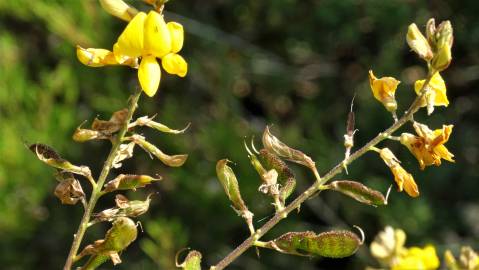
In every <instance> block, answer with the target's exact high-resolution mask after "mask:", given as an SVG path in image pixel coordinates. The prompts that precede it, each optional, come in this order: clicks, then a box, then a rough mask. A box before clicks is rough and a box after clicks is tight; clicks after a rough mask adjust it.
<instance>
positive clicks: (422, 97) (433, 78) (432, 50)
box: [369, 19, 454, 197]
mask: <svg viewBox="0 0 479 270" xmlns="http://www.w3.org/2000/svg"><path fill="white" fill-rule="evenodd" d="M426 28H427V29H426V33H427V37H425V36H424V35H423V34H422V33H421V32H420V31H419V29H418V28H417V26H416V25H415V24H411V25H410V26H409V29H408V33H407V36H406V40H407V43H408V44H409V47H410V48H411V49H412V50H413V51H414V52H416V53H417V54H418V55H419V57H420V58H422V59H423V60H425V61H426V62H427V67H428V70H429V73H428V74H429V76H428V78H427V79H423V80H417V81H416V82H415V83H414V90H415V92H416V94H417V95H418V98H417V99H416V101H415V102H414V103H413V105H412V106H411V108H409V109H408V111H407V112H406V113H410V117H409V119H410V120H411V121H412V123H413V124H412V125H413V128H414V130H415V132H416V135H414V134H411V133H402V134H401V135H400V136H399V137H394V136H387V137H388V138H390V139H394V140H396V141H400V142H401V144H403V145H404V146H406V147H407V149H409V151H410V152H411V153H412V154H413V155H414V157H415V158H416V159H417V160H418V162H419V167H420V168H421V170H424V169H425V168H426V166H430V165H436V166H439V165H441V159H444V160H447V161H449V162H454V159H453V157H454V155H453V154H452V153H451V152H449V150H448V149H447V148H446V146H444V144H445V143H446V142H447V141H448V140H449V137H450V135H451V133H452V128H453V125H443V127H442V128H440V129H436V130H431V129H430V128H429V127H428V126H427V125H425V124H421V123H418V122H416V121H414V120H413V119H412V114H413V113H414V112H415V111H416V110H418V109H419V108H421V107H427V113H428V115H430V114H431V113H433V111H434V107H435V106H445V107H447V106H448V105H449V100H448V98H447V95H446V83H445V82H444V79H443V78H442V77H441V75H440V73H439V72H440V71H443V70H444V69H446V68H447V67H448V66H449V64H450V62H451V60H452V58H451V46H452V40H453V36H452V26H451V23H450V22H449V21H445V22H442V23H441V24H440V25H439V26H438V27H437V28H436V25H435V22H434V19H430V20H429V21H428V23H427V27H426ZM369 83H370V86H371V91H372V93H373V95H374V97H375V98H376V99H377V100H378V101H380V102H381V103H382V104H383V105H384V107H385V108H386V109H387V110H388V111H389V112H391V113H392V115H393V118H394V120H395V121H397V116H396V110H397V107H398V105H397V101H396V98H395V94H396V90H397V88H398V85H399V83H400V81H399V80H397V79H395V78H393V77H382V78H376V76H375V75H374V73H373V71H372V70H370V71H369ZM411 111H413V112H411ZM371 150H374V151H376V152H378V153H379V155H380V157H381V158H382V159H383V160H384V162H385V163H386V165H387V166H388V167H389V168H390V169H391V172H392V173H393V175H394V179H395V181H396V183H397V186H398V190H399V191H402V190H405V191H406V193H407V194H408V195H410V196H411V197H417V196H419V189H418V187H417V184H416V182H415V181H414V178H413V176H412V175H411V174H409V173H408V172H407V171H406V170H405V169H404V168H403V167H401V165H400V161H399V160H398V159H397V158H396V157H395V156H394V154H393V153H392V152H391V150H389V149H388V148H383V149H378V148H375V147H373V148H371Z"/></svg>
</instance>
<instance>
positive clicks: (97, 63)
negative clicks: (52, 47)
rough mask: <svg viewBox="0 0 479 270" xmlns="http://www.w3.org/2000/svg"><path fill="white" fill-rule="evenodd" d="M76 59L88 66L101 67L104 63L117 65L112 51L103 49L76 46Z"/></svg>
mask: <svg viewBox="0 0 479 270" xmlns="http://www.w3.org/2000/svg"><path fill="white" fill-rule="evenodd" d="M77 57H78V60H79V61H80V62H81V63H82V64H84V65H87V66H89V67H102V66H105V65H117V64H118V62H117V61H116V60H115V57H114V55H113V53H112V52H111V51H109V50H105V49H96V48H88V49H85V48H82V47H80V46H77Z"/></svg>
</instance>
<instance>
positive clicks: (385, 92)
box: [369, 70, 401, 113]
mask: <svg viewBox="0 0 479 270" xmlns="http://www.w3.org/2000/svg"><path fill="white" fill-rule="evenodd" d="M400 83H401V82H400V81H398V80H396V79H395V78H393V77H382V78H379V79H378V78H376V76H374V73H373V71H372V70H370V71H369V85H370V86H371V90H372V92H373V95H374V97H375V98H376V99H377V100H378V101H379V102H381V103H382V104H383V105H384V107H386V109H387V110H388V111H390V112H392V113H394V112H395V111H396V109H397V102H396V97H395V94H396V89H397V87H398V85H399V84H400Z"/></svg>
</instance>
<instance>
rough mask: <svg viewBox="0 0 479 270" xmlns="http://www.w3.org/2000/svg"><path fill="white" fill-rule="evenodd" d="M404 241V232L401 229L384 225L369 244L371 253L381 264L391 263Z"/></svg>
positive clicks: (402, 246)
mask: <svg viewBox="0 0 479 270" xmlns="http://www.w3.org/2000/svg"><path fill="white" fill-rule="evenodd" d="M405 242H406V233H405V232H404V231H403V230H401V229H394V228H393V227H391V226H386V228H384V230H383V231H381V232H380V233H379V234H378V235H376V237H375V238H374V241H373V242H372V243H371V246H369V250H370V251H371V254H372V255H373V256H374V257H375V258H376V259H377V260H378V261H380V262H381V264H383V265H391V264H392V263H393V261H394V259H395V258H396V257H397V256H398V255H399V254H401V252H402V251H403V249H404V243H405Z"/></svg>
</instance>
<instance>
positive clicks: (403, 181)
mask: <svg viewBox="0 0 479 270" xmlns="http://www.w3.org/2000/svg"><path fill="white" fill-rule="evenodd" d="M379 156H380V157H381V158H382V159H383V161H384V163H386V165H387V166H388V167H389V169H391V172H392V174H393V175H394V181H395V182H396V185H397V187H398V191H403V190H404V191H406V193H407V194H408V195H409V196H411V197H417V196H419V189H418V187H417V184H416V182H415V181H414V178H413V176H412V175H411V174H410V173H408V172H407V171H406V170H405V169H404V168H403V167H401V165H400V164H399V160H398V159H397V158H396V156H395V155H394V154H393V152H391V150H389V148H383V149H381V150H380V151H379Z"/></svg>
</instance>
